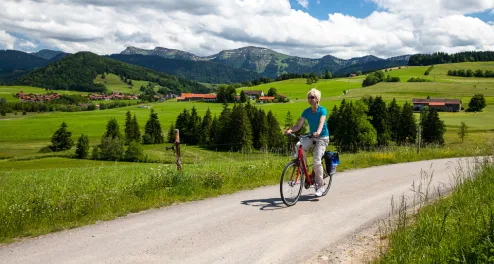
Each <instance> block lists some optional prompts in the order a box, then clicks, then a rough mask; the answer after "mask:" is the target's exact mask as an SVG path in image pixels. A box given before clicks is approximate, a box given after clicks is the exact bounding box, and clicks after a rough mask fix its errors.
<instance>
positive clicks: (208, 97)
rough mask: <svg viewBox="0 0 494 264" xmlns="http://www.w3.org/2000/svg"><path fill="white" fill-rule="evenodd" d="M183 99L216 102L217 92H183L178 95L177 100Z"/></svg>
mask: <svg viewBox="0 0 494 264" xmlns="http://www.w3.org/2000/svg"><path fill="white" fill-rule="evenodd" d="M182 101H186V102H188V101H204V102H216V94H194V93H182V94H181V95H180V96H179V97H177V102H182Z"/></svg>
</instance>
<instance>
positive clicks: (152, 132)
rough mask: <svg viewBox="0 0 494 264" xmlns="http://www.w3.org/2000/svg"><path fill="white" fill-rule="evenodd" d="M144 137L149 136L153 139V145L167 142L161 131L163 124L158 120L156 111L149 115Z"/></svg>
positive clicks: (152, 110)
mask: <svg viewBox="0 0 494 264" xmlns="http://www.w3.org/2000/svg"><path fill="white" fill-rule="evenodd" d="M180 133H181V132H180ZM144 135H148V136H149V137H150V138H151V140H150V141H152V143H151V144H160V143H163V142H165V138H164V136H163V131H162V130H161V124H160V121H159V120H158V114H157V113H156V112H154V109H151V113H150V114H149V119H148V121H147V122H146V126H145V128H144Z"/></svg>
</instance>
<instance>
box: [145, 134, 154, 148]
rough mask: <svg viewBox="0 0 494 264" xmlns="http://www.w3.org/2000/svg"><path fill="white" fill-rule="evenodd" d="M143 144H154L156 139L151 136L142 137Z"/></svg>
mask: <svg viewBox="0 0 494 264" xmlns="http://www.w3.org/2000/svg"><path fill="white" fill-rule="evenodd" d="M142 144H146V145H147V144H154V137H153V136H151V135H149V134H144V135H142Z"/></svg>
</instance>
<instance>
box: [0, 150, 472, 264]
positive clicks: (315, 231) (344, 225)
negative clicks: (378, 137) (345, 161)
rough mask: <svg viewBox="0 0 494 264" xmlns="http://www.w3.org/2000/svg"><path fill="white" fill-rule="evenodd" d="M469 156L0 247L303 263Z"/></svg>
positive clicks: (21, 254)
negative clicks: (283, 196) (290, 202)
mask: <svg viewBox="0 0 494 264" xmlns="http://www.w3.org/2000/svg"><path fill="white" fill-rule="evenodd" d="M465 162H466V159H464V160H459V159H441V160H432V161H420V162H413V163H403V164H396V165H387V166H379V167H372V168H367V169H359V170H353V171H348V172H340V173H337V174H336V175H335V177H334V179H333V185H332V187H331V190H330V191H329V193H328V195H327V196H325V197H322V198H318V197H316V196H314V190H313V189H309V190H305V189H304V190H303V192H302V197H301V198H300V200H299V202H298V203H297V204H296V205H295V206H292V207H286V206H284V204H283V203H282V202H281V200H280V195H279V186H278V185H275V186H267V187H261V188H257V189H255V190H249V191H241V192H238V193H235V194H232V195H224V196H221V197H217V198H212V199H206V200H202V201H197V202H190V203H184V204H178V205H172V206H169V207H165V208H160V209H154V210H148V211H145V212H141V213H136V214H131V215H128V216H125V217H121V218H118V219H116V220H113V221H106V222H99V223H97V224H94V225H91V226H86V227H82V228H77V229H72V230H66V231H61V232H57V233H53V234H49V235H45V236H40V237H38V238H28V239H23V240H22V241H19V242H16V243H13V244H9V245H3V246H0V262H1V263H194V264H195V263H303V262H306V261H307V260H310V259H314V258H315V256H316V254H318V252H323V251H326V252H333V253H335V251H334V250H336V249H337V250H340V251H341V250H347V249H344V248H341V245H342V241H344V240H345V239H348V238H349V237H351V236H352V235H354V234H355V233H356V232H359V231H361V230H362V229H365V228H366V227H368V226H369V225H371V224H372V223H375V221H376V220H379V219H383V218H385V217H387V216H388V214H389V212H390V210H391V199H392V197H394V198H395V200H397V197H400V196H401V195H403V194H404V195H408V196H410V195H412V194H413V192H412V190H411V189H412V184H414V183H415V185H418V184H419V182H420V181H421V178H422V176H423V174H422V176H421V170H424V171H426V172H429V173H431V172H434V173H433V178H432V181H431V188H436V189H437V187H439V188H441V190H443V191H446V190H447V189H448V188H450V187H451V185H452V184H453V182H454V181H453V180H452V179H453V173H454V172H455V167H457V166H458V164H460V163H463V164H465ZM469 164H472V162H469ZM463 167H465V166H463ZM434 186H435V187H434ZM329 249H334V250H333V251H331V250H329ZM336 253H338V252H336ZM336 253H335V254H336Z"/></svg>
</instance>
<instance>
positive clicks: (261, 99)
mask: <svg viewBox="0 0 494 264" xmlns="http://www.w3.org/2000/svg"><path fill="white" fill-rule="evenodd" d="M273 100H274V96H260V97H259V101H261V102H270V101H273Z"/></svg>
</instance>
